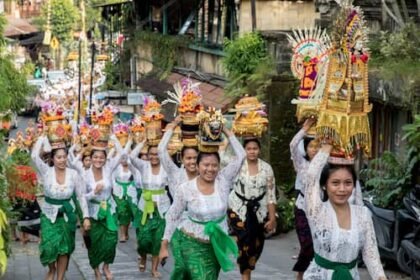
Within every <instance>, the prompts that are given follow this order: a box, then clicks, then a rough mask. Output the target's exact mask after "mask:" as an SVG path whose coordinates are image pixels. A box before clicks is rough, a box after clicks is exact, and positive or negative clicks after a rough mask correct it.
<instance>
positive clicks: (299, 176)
mask: <svg viewBox="0 0 420 280" xmlns="http://www.w3.org/2000/svg"><path fill="white" fill-rule="evenodd" d="M305 135H306V132H305V130H304V129H303V128H302V129H301V130H299V132H298V133H297V134H296V135H295V136H294V137H293V139H292V141H291V142H290V154H291V159H292V161H293V167H294V168H295V171H296V181H295V189H296V190H297V191H299V195H298V197H297V199H296V207H297V208H299V209H301V210H305V198H304V196H305V188H304V182H303V179H304V178H306V176H307V175H306V173H307V171H308V167H309V163H310V162H309V161H308V160H307V159H305V154H302V152H301V151H300V150H299V143H300V142H301V141H302V139H303V137H305Z"/></svg>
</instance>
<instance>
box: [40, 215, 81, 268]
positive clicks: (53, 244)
mask: <svg viewBox="0 0 420 280" xmlns="http://www.w3.org/2000/svg"><path fill="white" fill-rule="evenodd" d="M71 228H72V227H71V226H70V225H69V223H68V222H66V221H65V220H64V217H63V216H61V217H57V219H56V220H55V223H52V222H51V221H50V220H49V219H48V218H47V217H46V216H45V215H44V214H41V243H40V244H39V254H40V258H41V263H42V265H44V266H46V265H49V264H52V263H54V262H56V261H57V259H58V257H59V256H63V255H68V256H70V255H71V253H73V251H74V246H75V245H74V244H75V231H74V230H72V229H71Z"/></svg>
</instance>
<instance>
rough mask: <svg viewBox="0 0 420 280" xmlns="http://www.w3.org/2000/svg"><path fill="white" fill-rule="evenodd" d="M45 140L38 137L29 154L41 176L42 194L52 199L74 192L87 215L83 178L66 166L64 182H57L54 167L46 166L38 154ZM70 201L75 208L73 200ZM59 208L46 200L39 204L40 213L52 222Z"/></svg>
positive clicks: (68, 195)
mask: <svg viewBox="0 0 420 280" xmlns="http://www.w3.org/2000/svg"><path fill="white" fill-rule="evenodd" d="M44 137H45V136H44ZM45 138H46V137H45ZM45 141H48V139H47V140H45V139H43V137H39V138H38V140H37V142H36V144H35V146H34V148H33V150H32V154H31V158H32V161H33V162H34V164H35V167H36V169H37V176H41V177H40V178H39V179H40V181H42V186H43V192H44V195H45V196H46V197H49V198H52V199H69V198H71V197H72V195H73V193H74V192H76V195H77V198H78V200H79V203H80V208H81V209H82V213H83V217H89V212H88V206H87V202H86V198H85V194H86V186H85V184H84V181H83V178H82V177H81V176H79V174H77V172H76V171H75V170H72V169H70V168H66V171H65V182H64V184H59V183H58V182H57V178H56V173H55V168H54V167H50V166H48V165H47V164H46V163H45V162H44V161H43V160H42V159H41V157H40V155H39V154H40V151H41V148H42V144H43V142H45ZM70 203H71V204H72V206H73V208H74V209H75V205H74V203H73V201H71V202H70ZM60 208H61V205H52V204H49V203H47V202H44V203H42V205H41V210H42V213H43V214H44V215H45V216H46V217H47V218H48V219H49V220H50V221H51V222H52V223H54V222H55V220H56V219H57V214H58V210H59V209H60ZM64 217H65V219H66V220H67V219H68V217H67V216H66V214H65V215H64Z"/></svg>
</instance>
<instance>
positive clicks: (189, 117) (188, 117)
mask: <svg viewBox="0 0 420 280" xmlns="http://www.w3.org/2000/svg"><path fill="white" fill-rule="evenodd" d="M181 117H182V123H183V124H186V125H198V124H199V123H200V122H199V120H198V119H197V114H195V113H183V114H181Z"/></svg>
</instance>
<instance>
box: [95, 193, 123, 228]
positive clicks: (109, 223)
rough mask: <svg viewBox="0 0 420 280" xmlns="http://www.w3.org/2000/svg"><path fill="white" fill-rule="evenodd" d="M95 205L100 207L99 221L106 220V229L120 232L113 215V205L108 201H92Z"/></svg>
mask: <svg viewBox="0 0 420 280" xmlns="http://www.w3.org/2000/svg"><path fill="white" fill-rule="evenodd" d="M90 202H92V203H93V204H98V205H99V212H98V220H103V219H105V222H106V228H107V229H109V230H110V231H118V226H117V223H116V222H115V219H114V216H113V215H112V214H111V203H109V200H108V201H105V200H104V201H101V202H99V201H97V200H91V201H90Z"/></svg>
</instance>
